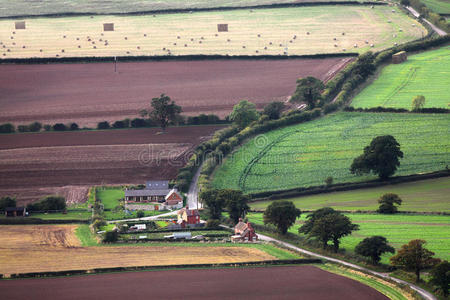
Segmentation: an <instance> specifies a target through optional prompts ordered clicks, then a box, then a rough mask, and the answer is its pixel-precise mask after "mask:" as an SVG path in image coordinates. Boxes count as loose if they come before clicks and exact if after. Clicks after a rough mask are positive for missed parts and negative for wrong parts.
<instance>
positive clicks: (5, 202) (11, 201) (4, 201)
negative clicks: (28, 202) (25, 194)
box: [0, 196, 16, 210]
mask: <svg viewBox="0 0 450 300" xmlns="http://www.w3.org/2000/svg"><path fill="white" fill-rule="evenodd" d="M7 207H16V198H13V197H8V196H5V197H2V198H0V210H5V208H7Z"/></svg>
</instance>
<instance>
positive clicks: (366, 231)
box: [247, 213, 450, 263]
mask: <svg viewBox="0 0 450 300" xmlns="http://www.w3.org/2000/svg"><path fill="white" fill-rule="evenodd" d="M345 215H346V216H348V217H349V218H350V219H351V220H352V222H353V223H356V224H358V225H359V226H360V230H358V231H355V232H354V233H353V234H352V235H351V236H347V237H344V238H343V239H341V245H340V247H341V248H345V249H346V250H347V251H354V248H355V246H356V245H357V244H358V243H359V242H360V241H362V240H363V239H364V238H366V237H370V236H374V235H381V236H384V237H386V238H387V240H388V241H389V243H390V244H391V245H392V247H394V248H395V249H399V248H400V247H401V246H402V245H404V244H406V243H408V242H409V241H410V240H413V239H424V240H426V241H427V244H426V248H427V249H429V250H431V251H433V252H435V253H436V257H439V258H441V259H446V260H449V259H450V240H449V239H448V237H449V236H450V216H439V215H437V216H429V215H402V214H396V215H380V214H345ZM306 216H307V214H302V215H301V217H300V219H299V220H298V222H297V223H296V224H295V225H294V226H293V227H291V228H290V230H289V232H291V233H294V234H298V228H299V227H300V226H301V225H302V224H303V222H304V221H305V219H306ZM247 217H248V219H249V221H250V222H253V223H255V224H263V221H262V213H250V214H248V215H247ZM391 256H392V254H391V253H387V254H385V255H383V257H382V262H383V263H388V262H389V257H391Z"/></svg>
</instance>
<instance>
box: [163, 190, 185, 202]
mask: <svg viewBox="0 0 450 300" xmlns="http://www.w3.org/2000/svg"><path fill="white" fill-rule="evenodd" d="M173 194H177V195H178V196H180V195H179V194H178V190H177V189H171V190H170V192H169V193H167V195H166V197H165V199H166V200H167V199H169V197H170V196H172V195H173ZM180 197H181V196H180Z"/></svg>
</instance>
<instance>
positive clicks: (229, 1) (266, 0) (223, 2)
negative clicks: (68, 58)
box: [0, 0, 333, 17]
mask: <svg viewBox="0 0 450 300" xmlns="http://www.w3.org/2000/svg"><path fill="white" fill-rule="evenodd" d="M332 1H333V0H332ZM293 2H298V1H296V0H196V1H186V0H160V1H142V0H127V1H123V0H109V1H104V0H91V1H85V0H71V1H60V0H40V1H29V0H14V1H10V0H0V17H5V16H17V15H43V14H61V13H67V12H70V13H99V14H105V13H106V14H110V13H127V12H139V11H142V12H145V11H152V10H167V9H193V8H212V7H240V6H253V5H268V4H273V3H293ZM316 2H320V0H316ZM327 2H329V0H328V1H327Z"/></svg>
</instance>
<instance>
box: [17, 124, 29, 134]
mask: <svg viewBox="0 0 450 300" xmlns="http://www.w3.org/2000/svg"><path fill="white" fill-rule="evenodd" d="M17 130H18V131H19V132H28V131H30V130H29V129H28V126H27V125H19V126H17Z"/></svg>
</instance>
